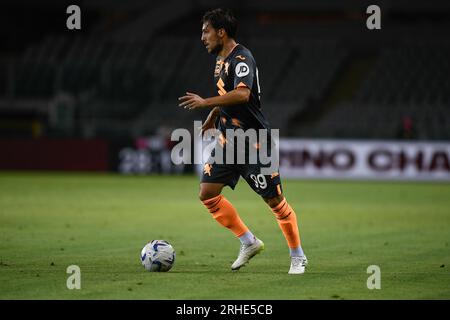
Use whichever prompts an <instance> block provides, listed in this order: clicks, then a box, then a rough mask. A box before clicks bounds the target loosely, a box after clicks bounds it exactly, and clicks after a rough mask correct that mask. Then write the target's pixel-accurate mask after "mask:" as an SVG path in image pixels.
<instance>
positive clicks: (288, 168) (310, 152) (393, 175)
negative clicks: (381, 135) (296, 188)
mask: <svg viewBox="0 0 450 320" xmlns="http://www.w3.org/2000/svg"><path fill="white" fill-rule="evenodd" d="M280 172H281V174H282V176H283V177H285V178H311V179H399V180H443V181H450V142H400V141H398V142H396V141H393V142H392V141H391V142H388V141H360V140H312V139H311V140H309V139H288V138H284V139H280Z"/></svg>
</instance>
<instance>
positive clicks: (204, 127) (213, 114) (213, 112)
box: [200, 107, 220, 134]
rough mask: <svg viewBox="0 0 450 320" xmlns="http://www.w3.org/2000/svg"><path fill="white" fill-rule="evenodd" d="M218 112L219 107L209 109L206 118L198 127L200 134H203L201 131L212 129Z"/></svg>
mask: <svg viewBox="0 0 450 320" xmlns="http://www.w3.org/2000/svg"><path fill="white" fill-rule="evenodd" d="M219 114H220V108H219V107H215V108H214V109H212V110H211V112H210V113H209V114H208V117H207V118H206V120H205V122H204V123H203V125H202V127H201V128H200V134H203V132H205V131H207V130H209V129H214V128H215V127H216V126H215V123H216V119H217V117H218V116H219Z"/></svg>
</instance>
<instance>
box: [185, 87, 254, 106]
mask: <svg viewBox="0 0 450 320" xmlns="http://www.w3.org/2000/svg"><path fill="white" fill-rule="evenodd" d="M249 99H250V89H248V88H246V87H239V88H236V89H234V90H232V91H230V92H227V93H226V94H224V95H222V96H216V97H210V98H202V97H200V96H199V95H197V94H195V93H191V92H186V95H185V96H182V97H179V98H178V100H179V101H181V103H180V104H179V106H180V107H184V108H185V109H189V110H191V109H197V108H209V107H217V106H219V107H225V106H230V105H238V104H242V103H246V102H248V100H249Z"/></svg>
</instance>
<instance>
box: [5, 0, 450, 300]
mask: <svg viewBox="0 0 450 320" xmlns="http://www.w3.org/2000/svg"><path fill="white" fill-rule="evenodd" d="M71 4H77V5H79V6H80V8H81V30H68V29H67V28H66V19H67V18H68V17H69V14H67V13H66V9H67V7H68V6H69V5H71ZM371 4H377V5H379V6H380V7H381V27H382V28H381V30H368V29H367V27H366V19H367V17H368V16H369V14H367V13H366V9H367V7H368V6H369V5H371ZM217 6H226V7H229V8H231V9H233V10H234V12H235V13H236V15H237V16H238V19H239V22H240V26H239V30H238V37H237V40H238V42H240V43H242V44H243V45H245V46H247V47H248V48H249V49H250V50H251V51H252V52H253V54H254V56H255V58H256V61H257V63H258V67H259V74H260V82H261V88H262V106H263V112H264V113H265V114H266V115H267V117H268V118H269V120H270V122H271V123H272V126H273V127H274V128H280V136H281V142H280V155H281V157H280V160H281V171H282V177H283V179H284V180H283V181H284V182H283V186H284V194H285V195H286V197H287V198H288V199H289V201H290V203H291V204H292V206H293V207H294V208H296V211H297V213H298V215H299V223H300V231H301V235H302V241H303V243H304V247H305V252H306V253H307V255H308V259H309V260H310V265H309V266H308V268H309V270H308V274H307V275H306V276H305V277H300V278H298V277H297V278H295V279H294V278H292V277H288V276H287V274H286V273H287V267H288V261H289V260H288V259H289V257H288V255H287V248H286V245H285V239H284V238H283V236H282V234H281V232H280V230H279V228H278V226H277V224H276V223H275V220H274V218H273V215H272V214H271V212H270V210H269V208H268V207H267V206H266V205H265V204H264V203H263V202H262V201H260V200H259V199H258V197H257V196H256V195H255V194H254V193H253V192H252V190H251V189H250V188H248V186H247V185H246V184H245V183H244V182H241V183H240V184H239V185H238V186H237V190H236V191H235V192H232V191H231V190H229V189H228V188H226V190H224V194H225V196H227V197H228V198H229V199H230V200H231V201H232V202H233V204H234V205H235V206H236V208H238V210H239V212H240V214H241V216H242V217H243V219H244V220H245V221H247V222H246V223H248V224H249V226H251V227H252V230H254V232H255V234H258V235H261V237H262V239H264V241H265V242H266V248H267V250H266V253H264V255H261V257H260V258H259V257H258V258H257V259H255V260H254V261H253V260H252V263H251V265H250V266H248V267H247V268H244V270H241V271H240V272H239V273H237V274H236V273H233V274H231V272H230V270H229V265H230V263H231V262H232V259H233V258H234V257H235V254H236V252H237V249H238V242H237V240H236V239H234V238H233V237H231V236H230V234H229V232H228V230H226V229H225V228H220V227H219V226H218V225H216V223H215V222H213V221H212V220H211V218H210V217H209V216H208V214H207V212H206V211H205V209H204V208H203V207H202V205H201V203H200V202H199V201H198V200H197V193H198V178H197V177H196V176H195V175H194V174H193V172H195V169H196V168H195V167H194V166H192V165H174V164H172V162H171V161H170V150H171V147H172V146H173V145H174V142H171V141H170V134H171V132H172V130H173V129H175V128H186V129H188V130H189V131H191V132H192V131H193V120H203V119H205V117H206V115H207V111H198V112H188V111H186V110H184V109H181V108H179V107H178V101H177V98H178V97H179V96H180V95H182V94H183V93H184V92H185V91H187V90H190V91H193V92H196V93H198V94H200V95H203V96H208V95H213V94H215V93H216V91H215V90H214V83H213V81H212V79H213V69H214V57H212V56H210V55H208V54H207V52H206V50H205V49H204V47H203V45H202V43H201V42H200V30H201V23H200V19H201V17H202V15H203V13H204V12H205V11H206V10H210V9H212V8H215V7H217ZM0 8H1V9H0V44H1V47H0V270H1V272H0V283H1V285H0V286H1V288H2V289H1V290H0V299H75V298H81V299H99V298H100V299H105V298H113V299H116V298H120V299H255V298H256V299H410V298H412V299H448V298H449V297H450V291H449V288H450V286H449V283H450V277H449V273H448V266H449V265H450V260H449V259H450V256H449V254H448V253H449V251H448V247H449V237H448V235H449V229H450V210H449V209H450V196H449V194H450V184H449V183H448V181H450V58H449V57H450V2H449V1H448V0H434V1H411V0H392V1H387V0H386V1H373V2H372V1H350V0H342V1H338V0H302V1H294V0H293V1H287V0H278V1H268V0H258V1H256V0H255V1H242V0H240V1H226V2H225V1H216V0H195V1H194V0H184V1H174V0H165V1H148V0H127V1H124V0H86V1H65V0H60V1H50V0H39V1H27V0H2V1H1V2H0ZM34 171H40V172H34ZM49 171H57V172H49ZM60 171H62V172H60ZM68 171H71V172H68ZM85 171H87V172H85ZM97 172H101V174H97ZM105 173H106V174H105ZM120 173H124V174H127V175H122V174H120ZM182 173H186V174H183V175H181V174H182ZM135 175H136V176H135ZM175 175H176V176H175ZM142 176H144V177H142ZM295 178H300V179H295ZM305 178H308V179H310V178H314V179H317V178H324V179H326V181H318V182H317V181H311V180H308V179H305ZM336 179H363V181H346V182H341V181H334V180H336ZM366 179H370V181H369V182H367V181H366ZM373 179H377V180H384V179H395V180H398V179H402V180H405V179H406V180H408V181H407V182H404V181H403V182H402V183H392V180H388V181H377V182H376V183H374V182H373ZM417 180H426V181H432V183H423V182H420V183H418V182H416V181H417ZM433 181H440V182H441V183H434V182H433ZM442 182H444V183H442ZM158 238H159V239H166V240H168V241H169V242H170V243H171V244H173V245H174V248H175V249H176V251H177V262H176V264H175V266H174V269H173V270H171V271H170V272H169V273H168V274H149V273H146V272H144V270H143V269H142V266H141V265H140V262H139V260H138V259H139V252H140V249H141V248H142V246H143V245H144V244H145V243H146V241H148V240H150V239H158ZM72 264H76V265H79V266H80V268H81V270H82V272H83V275H82V279H83V280H82V288H83V290H68V289H67V287H66V281H67V277H68V274H67V273H66V268H67V266H68V265H72ZM369 265H378V266H380V268H381V270H382V288H383V289H382V290H368V287H367V286H366V281H367V278H368V276H369V274H367V272H366V270H367V267H368V266H369Z"/></svg>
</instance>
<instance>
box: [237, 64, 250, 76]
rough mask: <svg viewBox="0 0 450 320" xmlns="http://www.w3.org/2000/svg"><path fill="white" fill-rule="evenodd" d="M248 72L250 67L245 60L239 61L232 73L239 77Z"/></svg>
mask: <svg viewBox="0 0 450 320" xmlns="http://www.w3.org/2000/svg"><path fill="white" fill-rule="evenodd" d="M249 72H250V68H249V67H248V65H247V64H246V63H245V62H239V63H238V64H237V65H236V68H235V70H234V73H235V74H236V75H237V76H238V77H240V78H242V77H245V76H246V75H248V74H249Z"/></svg>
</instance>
